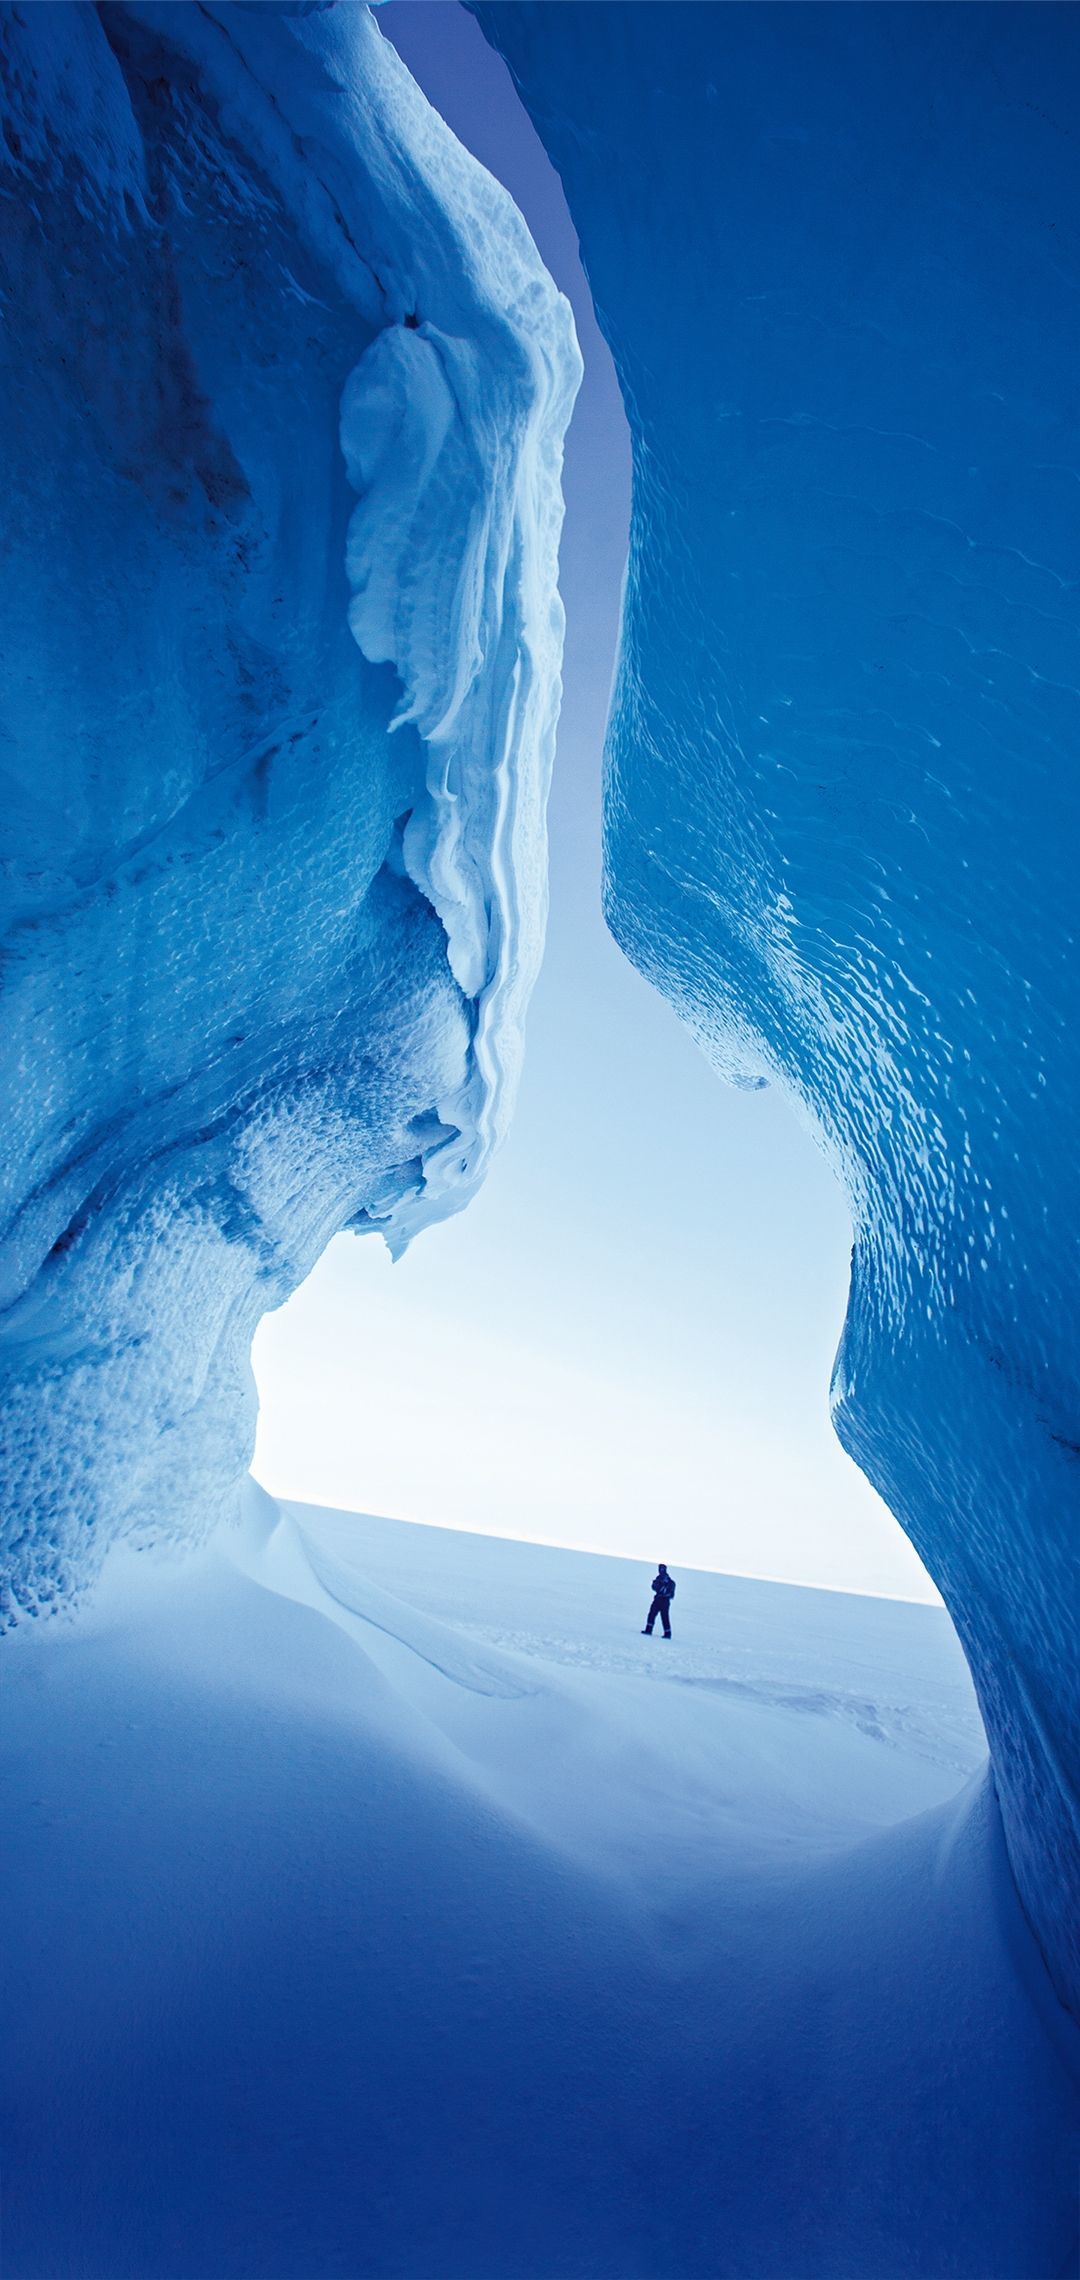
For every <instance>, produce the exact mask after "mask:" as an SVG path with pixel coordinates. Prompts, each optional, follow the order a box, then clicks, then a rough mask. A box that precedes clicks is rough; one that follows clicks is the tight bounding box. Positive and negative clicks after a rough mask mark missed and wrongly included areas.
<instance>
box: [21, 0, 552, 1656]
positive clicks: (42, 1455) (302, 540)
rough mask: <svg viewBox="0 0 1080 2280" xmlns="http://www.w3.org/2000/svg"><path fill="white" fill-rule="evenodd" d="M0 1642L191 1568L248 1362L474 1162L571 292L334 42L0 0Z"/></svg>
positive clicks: (480, 1140) (545, 725) (365, 35)
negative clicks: (130, 1574) (258, 1333)
mask: <svg viewBox="0 0 1080 2280" xmlns="http://www.w3.org/2000/svg"><path fill="white" fill-rule="evenodd" d="M0 123H2V126H3V139H2V143H0V151H2V167H0V186H2V190H3V207H2V212H3V238H2V250H0V268H2V275H0V285H2V291H3V304H4V346H3V364H2V373H0V385H2V394H3V402H2V414H0V417H2V425H3V435H4V458H5V473H4V497H3V505H2V513H0V519H2V525H3V534H4V556H3V566H2V572H0V609H2V612H3V653H4V668H3V681H2V688H0V807H2V817H3V825H2V829H3V852H4V863H3V869H2V873H0V890H2V903H3V908H2V912H0V928H2V937H3V968H2V1003H0V1022H2V1038H3V1096H4V1102H5V1123H4V1143H3V1151H2V1162H0V1415H2V1418H3V1425H2V1439H0V1492H2V1514H3V1519H2V1538H0V1541H2V1546H3V1551H4V1555H5V1558H4V1565H5V1587H6V1590H7V1592H8V1594H9V1604H10V1605H12V1606H14V1607H16V1608H21V1609H30V1610H32V1611H37V1610H38V1609H40V1608H42V1607H45V1606H47V1605H49V1604H50V1603H51V1602H52V1601H53V1600H54V1599H55V1598H57V1597H58V1596H62V1595H64V1594H66V1593H68V1592H70V1591H71V1590H72V1589H74V1588H77V1587H78V1586H79V1584H80V1583H81V1582H83V1581H84V1580H85V1579H86V1578H87V1576H88V1575H90V1574H92V1573H93V1571H94V1568H95V1566H96V1564H97V1562H98V1560H99V1559H100V1557H101V1554H102V1551H103V1549H104V1546H105V1544H106V1543H107V1541H108V1540H109V1538H110V1536H112V1535H114V1534H115V1533H117V1532H118V1531H120V1530H125V1531H129V1532H130V1531H131V1530H138V1531H141V1532H142V1533H144V1534H146V1535H148V1536H153V1537H157V1538H160V1537H162V1536H166V1537H168V1536H178V1537H186V1536H191V1535H197V1534H198V1533H199V1532H200V1531H202V1530H204V1529H205V1528H206V1527H208V1526H209V1525H210V1524H211V1523H212V1521H213V1520H214V1518H215V1517H216V1515H217V1514H218V1513H219V1512H220V1511H221V1510H222V1509H223V1508H228V1506H229V1505H230V1503H231V1502H232V1501H233V1500H234V1498H235V1493H236V1488H237V1484H238V1482H239V1480H240V1479H241V1477H242V1475H243V1473H244V1471H245V1468H246V1464H247V1461H248V1457H249V1454H250V1446H251V1438H252V1431H253V1423H254V1396H253V1387H252V1382H251V1377H250V1369H249V1364H248V1354H249V1349H250V1343H251V1335H252V1331H253V1329H254V1326H255V1323H256V1322H257V1320H258V1317H259V1315H260V1314H261V1313H262V1312H263V1311H264V1310H265V1308H266V1307H267V1306H271V1305H276V1304H279V1303H280V1302H281V1300H282V1299H283V1298H285V1297H286V1296H287V1295H288V1293H289V1291H290V1290H291V1289H292V1288H293V1287H294V1286H295V1284H296V1283H297V1282H298V1281H299V1280H300V1279H301V1278H302V1277H303V1275H304V1274H305V1273H307V1272H308V1270H309V1269H310V1267H311V1266H312V1265H313V1263H314V1261H315V1259H316V1257H317V1256H318V1254H319V1252H320V1250H321V1249H322V1247H323V1246H324V1244H325V1243H326V1242H327V1241H328V1240H329V1238H330V1236H331V1235H333V1234H334V1233H336V1232H337V1230H338V1229H339V1228H341V1227H342V1226H344V1225H346V1224H351V1225H355V1226H357V1227H360V1228H373V1227H375V1228H379V1229H381V1230H382V1231H383V1232H384V1233H385V1234H386V1236H387V1238H388V1240H389V1241H390V1242H391V1243H392V1244H393V1245H394V1246H395V1247H400V1245H401V1244H402V1243H404V1242H405V1241H406V1240H408V1238H409V1237H410V1236H411V1235H412V1234H413V1233H414V1232H415V1231H416V1229H417V1228H418V1227H421V1226H422V1225H424V1224H425V1223H426V1222H427V1221H428V1220H430V1219H432V1218H438V1217H439V1216H440V1215H442V1214H443V1213H445V1212H446V1211H448V1210H452V1209H456V1208H457V1207H458V1206H459V1205H460V1204H461V1203H462V1202H464V1201H465V1200H466V1199H467V1197H468V1195H469V1194H470V1193H471V1192H472V1190H473V1188H474V1187H475V1185H476V1182H477V1180H478V1179H479V1178H480V1177H481V1176H482V1173H483V1170H484V1167H485V1165H486V1162H487V1160H488V1158H489V1156H490V1153H491V1149H492V1147H493V1146H494V1145H495V1144H496V1143H497V1141H498V1138H499V1135H500V1133H501V1131H502V1129H503V1127H504V1125H505V1121H506V1117H507V1114H508V1112H509V1106H510V1102H511V1100H512V1096H513V1089H514V1081H515V1076H516V1068H517V1061H518V1057H519V1053H520V1043H521V1030H522V1021H523V1016H524V1008H525V1004H526V1001H527V998H528V993H529V989H530V986H531V982H532V978H533V975H534V973H535V969H536V964H537V960H538V956H539V950H540V943H541V938H542V929H543V918H544V894H545V867H544V802H545V797H546V785H547V776H548V771H549V767H550V760H551V750H552V742H553V735H554V723H555V715H556V711H557V705H558V687H559V679H558V677H559V657H560V645H561V631H562V622H561V615H560V611H559V604H558V597H557V592H556V587H555V566H556V546H557V538H558V529H559V522H560V517H561V493H560V487H559V470H560V464H561V441H562V433H563V428H564V426H565V422H566V418H567V416H568V413H569V408H570V403H571V401H572V397H573V391H574V387H575V385H576V380H577V372H578V359H577V350H576V346H575V343H574V339H573V330H572V326H571V323H570V319H569V313H568V311H567V309H566V307H565V304H563V303H561V302H560V300H559V297H558V295H557V294H556V293H555V290H554V287H553V286H552V284H551V282H550V280H549V279H548V277H547V276H546V273H545V272H544V270H543V268H542V266H541V264H540V262H539V259H538V257H537V255H536V253H535V250H534V248H533V247H532V244H531V241H530V240H529V238H528V235H527V232H526V231H525V228H524V225H523V223H522V222H521V220H520V217H519V216H518V214H517V212H516V210H515V208H514V207H513V206H512V204H511V202H510V200H509V199H508V198H507V197H506V196H505V194H504V193H503V192H502V191H501V190H500V189H499V188H498V186H497V185H496V184H495V183H493V182H492V181H491V180H490V178H489V177H488V176H487V175H485V174H484V173H483V171H482V170H481V169H480V168H479V167H478V166H476V165H475V163H474V162H473V161H472V160H471V159H469V158H468V157H467V155H466V154H465V153H464V152H463V151H462V150H461V149H460V147H459V146H458V145H457V144H456V143H455V141H454V139H453V137H452V136H451V135H450V133H449V131H448V130H447V129H446V128H445V127H444V126H443V124H442V122H441V121H440V120H439V119H438V118H437V117H436V116H435V114H434V113H433V112H432V111H431V110H430V109H429V107H428V105H427V104H426V102H425V101H424V99H423V97H422V96H421V95H420V93H419V91H418V89H417V88H416V87H415V86H414V84H413V82H412V81H411V79H410V78H409V75H408V73H407V72H406V71H405V69H404V67H403V66H402V64H401V63H400V61H399V59H398V58H397V56H396V55H395V53H394V51H393V50H392V48H391V47H390V46H389V44H388V43H387V42H386V41H385V40H384V39H383V38H382V35H381V33H380V32H379V31H378V30H377V29H376V26H375V24H374V21H373V19H372V18H371V17H370V16H369V14H368V12H367V10H366V9H364V8H356V7H345V8H339V9H315V10H310V9H307V8H304V7H298V8H252V7H245V6H238V7H230V6H228V5H226V6H220V7H213V6H212V7H199V8H195V7H189V6H184V5H181V6H175V7H170V6H155V5H152V4H149V0H148V4H146V5H143V4H142V0H139V4H137V5H128V6H124V7H110V6H102V7H100V8H94V7H83V6H55V7H40V8H31V9H29V10H28V9H24V8H17V7H13V8H7V9H3V10H0Z"/></svg>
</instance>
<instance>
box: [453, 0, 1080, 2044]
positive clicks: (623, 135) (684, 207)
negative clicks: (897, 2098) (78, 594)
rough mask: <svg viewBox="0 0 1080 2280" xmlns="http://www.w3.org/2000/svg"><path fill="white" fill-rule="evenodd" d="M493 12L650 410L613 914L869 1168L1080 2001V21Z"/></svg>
mask: <svg viewBox="0 0 1080 2280" xmlns="http://www.w3.org/2000/svg"><path fill="white" fill-rule="evenodd" d="M475 12H476V13H477V15H478V17H479V19H480V22H481V24H482V25H483V27H484V29H485V31H486V32H487V33H488V35H489V37H490V38H491V39H492V40H493V42H494V43H495V44H496V45H497V46H498V47H499V49H500V50H501V51H502V53H503V54H504V55H505V56H506V57H507V59H508V60H509V62H510V64H511V67H512V69H513V71H514V73H515V75H516V78H517V81H518V85H519V87H520V89H521V92H522V94H523V97H524V100H525V102H526V104H527V105H528V107H529V109H530V111H531V113H532V116H533V119H534V121H535V123H536V125H537V128H538V130H539V132H540V134H541V136H542V138H543V140H544V142H545V144H546V146H547V149H548V151H549V154H550V156H551V157H552V159H553V161H554V162H555V164H556V165H557V167H558V168H559V171H560V173H561V175H562V179H563V182H564V185H565V189H566V194H567V198H568V201H569V204H570V208H571V212H572V214H573V217H574V220H575V223H576V226H577V229H578V232H579V235H580V238H581V243H582V249H583V256H584V260H585V263H586V267H587V269H588V273H589V278H590V282H591V285H592V288H593V291H594V294H595V297H596V302H597V307H598V310H599V313H600V317H601V321H602V322H603V324H604V327H605V329H606V332H607V336H608V339H609V341H610V343H611V346H612V350H613V352H614V356H615V361H616V364H617V367H618V370H619V374H620V377H621V382H622V387H623V392H624V396H625V401H626V407H627V412H628V415H629V418H630V422H631V427H632V431H633V443H634V508H633V528H632V537H631V559H630V567H629V574H628V582H627V593H626V607H625V620H624V629H623V648H622V661H621V668H620V673H619V678H618V687H617V693H616V703H615V712H614V719H613V724H612V728H611V735H610V750H609V782H608V794H607V866H608V889H607V893H608V908H609V915H610V919H611V923H612V925H613V927H614V930H615V932H616V934H617V936H618V938H619V940H620V941H621V942H622V944H623V945H624V947H625V948H626V949H627V950H628V952H629V954H630V956H631V957H632V958H633V959H634V960H635V961H636V962H637V964H638V965H639V966H640V967H641V968H642V970H643V972H645V973H646V974H647V975H649V976H650V977H651V978H652V980H653V981H655V982H656V983H657V985H658V986H659V987H660V989H662V990H663V991H664V992H666V994H667V995H668V996H669V997H670V998H671V1000H672V1002H673V1003H674V1004H675V1005H676V1006H677V1007H678V1008H679V1010H680V1011H681V1013H682V1014H683V1015H684V1017H685V1018H686V1020H687V1021H688V1022H689V1023H690V1025H691V1027H692V1028H693V1029H694V1031H695V1032H696V1034H697V1035H698V1036H699V1038H700V1039H701V1041H702V1043H703V1044H704V1046H705V1048H706V1050H707V1051H708V1052H709V1053H710V1054H711V1055H712V1056H713V1057H714V1058H715V1060H716V1061H717V1063H718V1064H719V1065H720V1066H721V1067H722V1068H723V1069H724V1070H725V1071H726V1072H728V1073H729V1074H734V1075H735V1076H736V1077H737V1078H739V1079H740V1080H742V1081H747V1082H750V1083H757V1082H760V1081H762V1079H772V1078H777V1079H779V1080H780V1081H781V1082H783V1083H784V1084H785V1085H786V1086H787V1087H788V1089H789V1091H790V1092H791V1093H792V1094H793V1095H794V1097H795V1099H796V1101H797V1102H798V1103H799V1104H800V1105H801V1107H802V1109H803V1111H804V1113H805V1114H806V1116H807V1118H808V1119H809V1120H810V1121H811V1123H812V1125H813V1127H814V1129H815V1130H816V1132H817V1133H818V1135H819V1136H820V1138H821V1141H822V1143H823V1145H824V1146H825V1148H826V1149H827V1151H828V1153H829V1155H830V1157H831V1159H832V1161H833V1163H834V1164H835V1165H836V1167H837V1169H838V1171H839V1173H840V1175H841V1177H842V1179H843V1181H844V1184H845V1187H846V1190H847V1194H848V1196H849V1198H850V1202H851V1208H852V1213H853V1217H854V1223H855V1253H854V1261H853V1275H852V1291H851V1302H850V1309H849V1314H848V1320H847V1325H846V1329H845V1333H844V1338H843V1343H842V1349H841V1353H840V1356H839V1360H838V1364H837V1370H836V1381H835V1414H836V1422H837V1427H838V1430H839V1432H840V1435H841V1438H842V1439H843V1441H844V1443H845V1445H846V1447H847V1448H848V1449H849V1450H850V1451H851V1452H852V1454H853V1455H854V1456H855V1457H856V1458H857V1460H858V1462H859V1463H860V1464H861V1465H862V1466H863V1468H864V1470H865V1471H866V1472H867V1473H868V1474H869V1476H870V1478H871V1480H872V1481H873V1482H874V1484H875V1486H876V1487H877V1488H878V1489H880V1491H881V1492H882V1494H883V1495H884V1496H885V1497H886V1499H887V1500H888V1502H889V1503H890V1504H891V1505H892V1508H893V1510H894V1511H895V1512H896V1513H897V1514H898V1515H899V1517H900V1519H901V1520H902V1522H903V1525H904V1526H905V1528H906V1529H907V1531H908V1534H909V1535H910V1536H911V1538H912V1540H913V1542H914V1543H915V1545H916V1548H917V1550H918V1551H919V1553H920V1555H921V1556H922V1558H923V1560H924V1561H925V1563H926V1565H927V1567H928V1568H929V1569H930V1571H931V1573H932V1574H933V1576H934V1577H935V1579H936V1581H937V1583H938V1584H939V1586H940V1588H941V1590H942V1592H943V1594H944V1596H945V1599H946V1601H947V1603H948V1606H949V1608H950V1610H951V1612H952V1614H953V1617H954V1620H955V1622H956V1625H957V1628H958V1630H959V1633H960V1636H961V1639H962V1640H963V1643H964V1646H965V1649H966V1651H967V1653H968V1655H969V1657H970V1660H971V1666H972V1670H973V1672H974V1676H975V1681H976V1685H977V1688H978V1692H979V1698H980V1701H981V1704H982V1708H983V1712H984V1715H985V1718H986V1723H987V1727H988V1731H989V1735H990V1740H991V1747H992V1752H993V1760H994V1767H995V1773H996V1779H997V1783H998V1789H999V1794H1000V1798H1001V1804H1002V1811H1003V1815H1004V1821H1005V1828H1006V1832H1007V1838H1008V1845H1009V1852H1010V1856H1011V1859H1012V1863H1013V1867H1014V1869H1015V1871H1016V1875H1017V1878H1018V1881H1019V1884H1020V1889H1021V1892H1022V1894H1023V1897H1024V1900H1025V1903H1026V1905H1027V1907H1028V1909H1029V1911H1030V1914H1031V1917H1032V1920H1033V1921H1034V1923H1035V1924H1036V1925H1037V1927H1038V1931H1039V1935H1040V1938H1041V1939H1042V1941H1043V1944H1044V1947H1045V1950H1046V1953H1047V1956H1048V1957H1049V1959H1050V1962H1051V1965H1052V1968H1053V1971H1054V1974H1055V1977H1056V1980H1057V1984H1058V1987H1059V1989H1060V1990H1061V1993H1062V1994H1063V1995H1064V1996H1065V1997H1066V1998H1067V1999H1068V2000H1069V2001H1070V2002H1071V2003H1072V2005H1073V2006H1074V2007H1075V2008H1077V2009H1080V1905H1078V1895H1080V1803H1078V1798H1080V1659H1078V1658H1077V1655H1076V1636H1075V1634H1076V1618H1077V1609H1078V1604H1080V1591H1078V1568H1077V1541H1078V1525H1077V1522H1078V1513H1077V1501H1078V1499H1077V1487H1078V1482H1080V1468H1078V1453H1080V1433H1078V1428H1077V1416H1078V1409H1080V1401H1078V1394H1080V1386H1078V1380H1077V1353H1078V1350H1080V1349H1078V1341H1077V1319H1076V1291H1077V1267H1078V1257H1077V1245H1078V1231H1080V1192H1078V1162H1077V1151H1076V1146H1075V1132H1076V1123H1077V1110H1078V1106H1080V1102H1078V1083H1077V1070H1078V1065H1080V1064H1078V1058H1077V1053H1076V1034H1077V1027H1078V1013H1080V1007H1078V1003H1077V997H1078V987H1077V960H1076V950H1075V932H1076V913H1077V877H1076V850H1077V846H1078V845H1080V812H1078V808H1080V794H1078V785H1080V778H1078V774H1077V768H1076V750H1077V743H1078V731H1080V640H1078V636H1080V621H1078V611H1077V602H1078V584H1077V553H1076V533H1077V515H1078V507H1080V492H1078V489H1077V485H1078V480H1080V476H1078V470H1080V435H1078V429H1077V419H1076V337H1077V312H1078V302H1080V253H1078V247H1080V234H1078V228H1077V224H1078V221H1080V197H1078V191H1080V182H1078V161H1077V143H1076V138H1075V132H1074V118H1075V98H1076V90H1077V87H1078V85H1080V20H1078V19H1077V16H1076V13H1075V11H1073V10H1068V9H1043V8H993V7H989V8H982V7H968V8H948V7H943V8H932V9H916V10H906V9H893V8H870V9H859V8H846V7H836V8H832V7H823V8H819V7H815V8H797V9H790V8H776V9H773V8H705V7H696V8H666V7H661V6H637V7H629V8H625V9H624V8H612V7H606V8H592V7H577V8H547V7H536V6H528V5H523V6H519V5H506V6H502V5H478V6H477V8H476V11H475ZM643 165H644V166H645V167H646V168H647V177H648V194H647V196H643V194H642V167H643Z"/></svg>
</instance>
